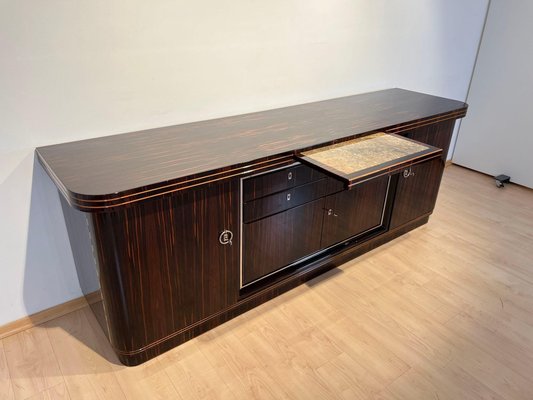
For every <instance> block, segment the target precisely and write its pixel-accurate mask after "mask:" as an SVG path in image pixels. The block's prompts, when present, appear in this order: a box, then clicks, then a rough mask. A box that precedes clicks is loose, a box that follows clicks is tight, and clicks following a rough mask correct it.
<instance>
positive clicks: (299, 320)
mask: <svg viewBox="0 0 533 400" xmlns="http://www.w3.org/2000/svg"><path fill="white" fill-rule="evenodd" d="M532 202H533V191H531V190H529V189H525V188H522V187H519V186H517V185H514V184H511V185H507V186H506V187H505V189H503V190H502V189H498V188H496V187H495V185H494V182H493V179H492V177H489V176H486V175H482V174H479V173H475V172H472V171H469V170H467V169H464V168H460V167H457V166H450V167H449V168H446V170H445V172H444V177H443V182H442V187H441V190H440V193H439V199H438V202H437V206H436V208H435V212H434V213H433V215H432V217H431V221H430V223H428V224H426V225H424V226H423V227H421V228H419V229H416V230H414V231H411V232H410V233H409V234H408V235H404V236H402V237H401V238H398V239H397V240H394V241H392V242H390V243H388V244H387V245H385V246H382V247H380V248H379V249H376V250H374V251H372V252H371V253H368V254H366V255H364V256H362V257H359V258H357V259H355V260H351V261H349V262H347V263H345V264H343V265H339V267H338V268H337V269H334V270H332V271H330V272H329V273H327V274H325V275H324V274H323V275H321V276H320V277H318V278H316V279H315V280H311V281H309V282H308V284H306V285H300V286H298V287H297V288H294V289H293V290H291V291H288V292H287V293H285V294H283V295H281V296H279V297H276V298H275V299H273V300H272V301H269V302H266V303H264V304H263V305H261V306H259V307H256V308H254V309H253V310H250V311H248V312H246V313H244V314H241V315H240V316H238V317H236V318H234V319H233V320H231V321H228V322H226V323H224V324H222V325H219V326H218V327H216V328H214V329H212V330H211V331H209V332H208V333H206V334H204V335H201V336H198V337H196V338H195V339H193V340H190V341H188V342H187V343H184V344H183V345H181V346H179V347H176V348H174V349H171V350H170V351H168V352H167V353H165V354H162V355H160V356H159V357H156V358H154V359H153V360H150V361H148V362H146V363H144V364H142V365H140V366H137V367H123V366H121V365H119V364H118V360H117V358H116V357H114V354H113V351H112V348H111V346H110V345H109V343H108V341H107V339H106V338H105V337H104V336H103V334H102V332H101V331H100V329H99V328H98V327H97V323H96V321H94V317H92V313H91V312H90V310H89V309H88V308H85V309H84V310H78V311H75V312H73V313H70V314H68V315H64V316H62V317H60V318H58V319H55V320H53V321H50V322H48V323H46V324H45V325H43V327H42V329H43V330H45V332H46V334H47V336H48V337H49V338H50V342H51V343H52V348H53V353H54V355H55V358H56V359H57V360H58V363H59V365H60V366H61V369H60V371H59V372H57V370H53V369H52V370H49V371H48V370H47V374H48V377H53V376H56V377H57V376H60V377H62V379H64V381H65V382H66V381H68V382H69V383H68V384H67V383H65V386H66V388H67V392H68V393H69V394H70V397H71V398H72V399H105V398H116V399H121V398H126V399H128V400H137V399H139V400H145V399H180V398H183V399H202V398H215V399H216V398H222V399H228V398H229V399H232V400H234V399H235V400H240V399H243V400H245V399H246V400H248V399H252V398H277V399H279V398H284V399H313V398H316V397H317V394H319V395H320V398H331V399H347V400H348V399H349V400H354V399H355V400H358V399H362V400H368V399H380V400H384V399H388V400H405V399H409V400H427V399H440V400H456V399H476V400H477V399H498V400H502V399H505V400H530V399H531V393H533V378H532V376H531V373H530V371H531V370H532V369H533V344H532V341H531V338H532V337H533V304H532V295H531V294H532V293H533V265H532V264H531V251H530V248H531V244H532V243H533V210H532V208H531V203H532ZM502 304H503V306H502ZM82 316H83V317H85V318H86V320H83V318H82ZM91 317H92V318H91ZM90 319H91V320H92V323H91V322H90ZM341 328H344V329H341ZM360 330H362V331H363V334H362V335H359V331H360ZM368 336H371V338H370V341H369V342H368V345H367V347H366V348H365V350H366V351H367V354H369V355H374V354H376V353H377V354H382V355H386V354H389V355H391V359H390V360H388V359H387V360H384V361H383V368H384V370H381V369H380V370H377V369H378V368H380V367H381V363H380V364H377V363H376V362H375V361H374V362H373V363H369V364H367V363H365V362H363V360H366V358H367V357H368V358H370V356H366V355H365V354H364V357H363V358H360V357H358V358H355V354H357V353H356V352H358V351H360V349H361V348H364V347H363V346H365V343H363V340H364V339H365V338H368ZM3 343H4V342H3V341H2V340H0V389H4V388H6V387H7V388H9V387H12V386H13V384H12V381H11V377H15V376H18V379H22V378H23V377H24V376H23V375H21V374H20V373H19V375H16V374H15V372H16V371H15V370H13V371H12V370H11V369H10V365H8V364H7V362H6V363H5V364H4V366H3V367H2V361H1V360H2V357H1V354H2V348H3ZM35 343H38V344H37V345H36V347H35V348H34V350H35V351H34V352H33V353H31V354H29V353H25V354H23V355H22V356H21V358H24V360H25V361H26V362H27V363H28V365H34V364H35V363H41V364H42V361H40V357H41V354H43V353H45V351H42V350H41V346H44V347H45V348H46V346H47V345H46V343H45V342H42V341H39V342H35ZM26 357H28V358H26ZM402 363H404V364H407V365H408V366H409V368H408V369H407V370H406V371H405V372H403V373H402V374H401V375H399V376H398V377H397V378H396V379H394V380H392V381H391V379H392V377H393V376H394V375H397V374H399V373H400V372H401V371H403V368H402ZM19 371H20V370H19ZM31 373H32V372H31V371H29V372H28V374H31ZM58 373H59V375H56V374H58ZM27 376H29V375H27ZM2 377H4V385H3V386H2V383H1V382H2V380H1V379H2ZM110 377H115V378H116V379H111V378H110ZM383 378H386V379H383ZM387 381H389V382H390V383H386V382H387ZM55 388H57V389H56V391H57V392H58V393H59V394H60V393H61V390H62V385H61V384H58V385H53V386H51V387H47V388H45V389H43V391H42V392H39V393H36V394H34V395H33V396H35V397H36V398H43V397H44V398H47V397H46V395H48V394H49V393H50V392H52V391H53V390H54V389H55ZM41 393H42V394H41ZM45 393H46V394H45ZM63 393H64V392H63ZM106 394H109V395H107V396H106ZM112 396H114V397H112ZM30 398H32V397H30ZM51 398H53V397H51ZM0 399H2V400H6V399H9V400H13V399H14V395H13V394H12V393H11V394H10V391H9V389H8V390H7V391H6V390H0ZM19 399H23V397H19V398H17V399H16V400H19Z"/></svg>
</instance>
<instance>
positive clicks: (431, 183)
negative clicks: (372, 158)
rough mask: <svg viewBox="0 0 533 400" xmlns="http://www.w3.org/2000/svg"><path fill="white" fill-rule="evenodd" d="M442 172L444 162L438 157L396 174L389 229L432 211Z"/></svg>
mask: <svg viewBox="0 0 533 400" xmlns="http://www.w3.org/2000/svg"><path fill="white" fill-rule="evenodd" d="M443 170H444V162H443V161H442V159H441V158H440V157H439V158H436V159H433V160H430V161H426V162H424V163H420V164H416V165H413V166H412V167H410V168H409V169H406V170H405V171H404V173H400V174H398V178H397V179H398V184H397V186H396V194H395V199H394V205H393V209H392V216H391V222H390V227H391V228H395V227H397V226H401V225H403V224H405V223H407V222H408V221H411V220H413V219H415V218H418V216H420V215H423V214H427V213H431V212H432V211H433V207H435V201H436V200H437V195H438V193H439V186H440V180H441V177H442V172H443Z"/></svg>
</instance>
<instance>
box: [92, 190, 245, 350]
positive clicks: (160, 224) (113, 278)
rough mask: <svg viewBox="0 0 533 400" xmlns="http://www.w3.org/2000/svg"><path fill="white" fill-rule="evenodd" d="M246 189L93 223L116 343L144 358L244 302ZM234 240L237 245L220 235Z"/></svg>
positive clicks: (186, 197) (176, 200)
mask: <svg viewBox="0 0 533 400" xmlns="http://www.w3.org/2000/svg"><path fill="white" fill-rule="evenodd" d="M238 188H239V186H238V181H235V180H230V181H225V182H222V183H218V184H214V185H211V186H207V187H205V188H202V189H197V190H189V191H185V192H179V193H178V194H176V195H174V196H171V197H165V198H161V199H157V200H152V201H149V202H143V203H140V204H139V205H138V206H136V207H129V208H124V209H122V211H120V212H112V213H96V214H91V215H92V216H93V224H94V231H95V241H96V247H97V249H98V256H99V269H100V283H101V286H102V289H101V290H102V298H103V304H104V308H105V311H106V314H107V321H108V325H109V334H110V341H111V343H112V344H113V346H114V348H115V350H116V351H117V352H118V353H119V354H130V353H131V352H141V351H143V349H144V348H145V347H146V346H147V345H148V344H154V343H157V342H158V341H160V340H162V339H163V338H165V337H167V336H168V335H171V334H174V333H175V332H177V331H180V330H181V329H184V328H185V327H187V326H189V325H191V324H194V323H197V322H199V321H201V320H203V319H204V318H206V317H208V316H210V315H213V314H216V313H217V312H219V311H220V310H222V309H224V308H226V307H228V306H230V305H232V304H234V303H235V302H236V301H237V297H238V287H239V284H238V270H237V268H235V266H236V265H238V263H237V260H238V246H237V243H238V241H239V236H238V232H239V230H238V218H239V216H238V209H239V207H238V201H239V196H238ZM225 229H229V230H232V231H233V232H234V239H233V240H234V242H235V244H234V245H226V246H224V245H222V244H220V243H219V241H218V238H219V234H220V233H221V232H222V231H223V230H225Z"/></svg>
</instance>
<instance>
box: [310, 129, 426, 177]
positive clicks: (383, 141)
mask: <svg viewBox="0 0 533 400" xmlns="http://www.w3.org/2000/svg"><path fill="white" fill-rule="evenodd" d="M427 149H429V147H427V146H424V145H422V144H418V143H414V142H412V141H410V140H407V139H404V138H401V137H398V136H393V135H389V134H386V133H384V132H379V133H375V134H372V135H368V136H365V137H362V138H358V139H353V140H349V141H346V142H341V143H337V144H334V145H331V146H327V147H321V148H319V149H315V150H310V151H306V152H304V153H302V155H304V156H305V157H308V158H309V159H311V160H315V161H317V162H319V163H321V164H324V165H326V166H328V167H331V168H334V169H336V170H337V171H340V172H342V173H345V174H347V175H350V174H354V173H357V172H359V171H362V170H365V169H367V168H372V167H375V166H378V165H380V164H383V163H387V162H390V161H394V160H396V159H399V158H402V157H405V156H409V155H412V154H416V153H418V152H421V151H424V150H427Z"/></svg>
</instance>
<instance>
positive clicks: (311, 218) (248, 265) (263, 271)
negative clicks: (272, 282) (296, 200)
mask: <svg viewBox="0 0 533 400" xmlns="http://www.w3.org/2000/svg"><path fill="white" fill-rule="evenodd" d="M323 211H324V198H321V199H318V200H315V201H312V202H310V203H307V204H304V205H301V206H298V207H295V208H292V209H290V210H287V211H284V212H281V213H278V214H275V215H272V216H270V217H266V218H263V219H260V220H258V221H255V222H251V223H249V224H243V252H244V254H243V266H242V283H243V285H246V284H248V283H251V282H253V281H255V280H256V279H258V278H261V277H262V276H265V275H268V274H270V273H272V272H274V271H277V270H278V269H280V268H283V267H285V266H287V265H289V264H291V263H293V262H295V261H297V260H298V259H300V258H302V257H305V256H307V255H309V254H311V253H314V252H315V251H318V250H320V231H321V229H322V218H323Z"/></svg>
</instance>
